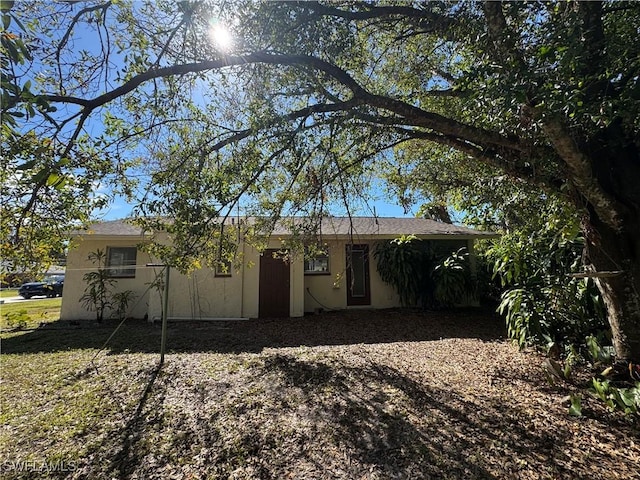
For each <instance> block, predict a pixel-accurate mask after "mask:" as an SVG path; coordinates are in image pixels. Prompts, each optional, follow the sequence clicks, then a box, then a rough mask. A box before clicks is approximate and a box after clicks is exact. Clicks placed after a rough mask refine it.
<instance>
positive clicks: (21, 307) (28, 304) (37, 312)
mask: <svg viewBox="0 0 640 480" xmlns="http://www.w3.org/2000/svg"><path fill="white" fill-rule="evenodd" d="M61 305H62V298H60V297H58V298H47V299H41V300H38V299H36V300H27V301H24V302H15V303H3V304H2V305H0V328H1V329H3V330H4V329H7V328H15V327H17V326H22V327H23V328H32V327H36V326H38V325H39V324H40V323H42V322H53V321H55V320H58V319H59V318H60V306H61Z"/></svg>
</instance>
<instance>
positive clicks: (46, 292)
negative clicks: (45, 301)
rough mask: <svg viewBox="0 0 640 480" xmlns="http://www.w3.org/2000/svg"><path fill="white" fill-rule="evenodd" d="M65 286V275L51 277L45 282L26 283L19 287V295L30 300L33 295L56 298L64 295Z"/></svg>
mask: <svg viewBox="0 0 640 480" xmlns="http://www.w3.org/2000/svg"><path fill="white" fill-rule="evenodd" d="M63 287H64V277H61V278H60V277H58V278H51V279H48V280H45V281H44V282H29V283H24V284H23V285H22V286H21V287H20V288H19V289H18V295H20V296H21V297H22V298H24V299H26V300H29V299H30V298H31V297H37V296H41V297H42V296H44V297H49V298H54V297H57V296H62V288H63Z"/></svg>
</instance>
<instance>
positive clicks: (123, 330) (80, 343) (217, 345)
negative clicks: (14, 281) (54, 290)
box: [2, 309, 504, 353]
mask: <svg viewBox="0 0 640 480" xmlns="http://www.w3.org/2000/svg"><path fill="white" fill-rule="evenodd" d="M117 327H118V323H117V322H112V321H105V322H103V323H102V324H98V323H95V322H91V321H84V322H76V324H71V323H70V322H65V321H59V322H55V323H50V324H46V325H43V326H41V327H40V328H38V329H35V330H31V331H25V332H21V333H20V334H17V335H16V334H12V335H9V336H6V337H7V338H4V339H3V341H2V350H3V353H34V352H55V351H64V350H70V349H71V350H73V349H86V348H93V349H99V348H102V346H103V345H104V344H105V342H106V341H107V340H108V339H109V338H110V337H111V335H112V334H113V332H114V331H116V329H117ZM503 335H504V326H503V323H502V321H501V320H500V318H499V317H497V316H496V315H494V314H491V313H487V312H486V311H481V310H460V311H451V312H422V311H413V310H404V309H392V310H376V311H372V310H357V311H342V312H327V313H324V314H320V315H309V316H305V317H303V318H280V319H255V320H253V319H252V320H238V321H214V322H204V321H201V322H199V321H188V322H185V321H180V322H175V323H174V322H170V323H169V326H168V334H167V351H168V352H220V353H241V352H254V353H255V352H260V351H262V349H264V348H267V347H272V348H278V347H292V346H293V347H295V346H300V345H305V346H318V345H353V344H360V343H364V344H371V343H391V342H407V341H425V340H439V339H442V338H479V339H483V340H494V339H498V338H501V337H502V336H503ZM160 338H161V328H160V325H159V324H158V323H155V324H150V323H147V322H144V321H141V320H127V321H126V322H125V323H124V324H123V325H122V326H121V327H120V328H118V329H117V331H116V333H115V335H113V337H112V338H111V339H110V340H109V342H108V344H107V346H106V350H108V351H109V352H111V353H119V352H124V351H127V352H157V351H159V345H160Z"/></svg>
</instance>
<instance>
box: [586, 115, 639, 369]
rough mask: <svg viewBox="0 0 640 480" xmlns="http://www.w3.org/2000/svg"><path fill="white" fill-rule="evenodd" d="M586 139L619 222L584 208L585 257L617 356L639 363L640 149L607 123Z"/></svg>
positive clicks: (597, 172)
mask: <svg viewBox="0 0 640 480" xmlns="http://www.w3.org/2000/svg"><path fill="white" fill-rule="evenodd" d="M603 133H604V134H603V135H602V136H601V137H600V138H599V139H597V140H596V141H595V142H593V143H592V144H591V149H592V150H591V151H592V155H591V157H592V159H593V171H594V174H595V177H596V178H595V180H596V181H597V182H598V184H599V185H600V186H601V187H602V189H603V190H604V191H606V192H607V194H608V195H610V196H611V197H613V198H615V201H616V204H617V205H620V206H621V207H622V208H621V211H619V212H617V214H616V217H617V218H619V219H620V222H619V225H611V222H610V221H608V220H604V219H602V216H601V213H602V209H600V212H599V213H598V208H594V206H593V205H590V206H589V207H588V211H589V219H588V221H586V222H585V226H584V234H585V240H586V245H587V254H588V260H589V262H590V263H591V265H592V267H593V270H595V272H610V273H601V274H597V273H596V275H595V280H596V283H597V285H598V288H599V290H600V293H601V295H602V298H603V300H604V303H605V305H606V308H607V316H608V320H609V324H610V325H611V331H612V335H613V345H614V347H615V350H616V356H617V358H618V360H625V361H633V362H634V363H640V148H639V147H638V146H637V145H635V143H634V142H629V141H628V140H627V141H625V139H624V134H622V131H621V129H619V128H617V127H616V126H612V128H609V129H608V130H607V131H606V132H603Z"/></svg>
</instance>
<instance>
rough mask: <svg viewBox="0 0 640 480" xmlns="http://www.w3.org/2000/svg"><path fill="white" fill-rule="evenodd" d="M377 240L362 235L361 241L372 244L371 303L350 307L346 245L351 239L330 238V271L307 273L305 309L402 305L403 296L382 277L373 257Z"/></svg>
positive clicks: (358, 241) (370, 252)
mask: <svg viewBox="0 0 640 480" xmlns="http://www.w3.org/2000/svg"><path fill="white" fill-rule="evenodd" d="M377 241H378V240H374V239H371V238H369V239H364V238H359V239H357V240H354V242H356V243H358V244H366V245H368V246H369V281H370V289H371V304H370V305H367V306H359V307H355V306H347V256H346V246H347V244H348V243H351V241H350V240H346V239H345V240H327V239H325V243H326V244H327V246H328V248H329V270H330V274H329V275H326V274H307V275H304V286H305V288H304V290H305V305H304V310H305V312H313V311H315V310H316V309H318V308H322V309H327V308H328V309H332V310H341V309H345V308H391V307H397V306H400V299H399V297H398V295H397V294H396V293H395V291H394V289H393V287H391V286H390V285H388V284H386V283H385V282H383V281H382V279H381V278H380V275H379V274H378V271H377V270H376V263H375V259H374V257H373V252H374V250H375V245H376V242H377Z"/></svg>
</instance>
